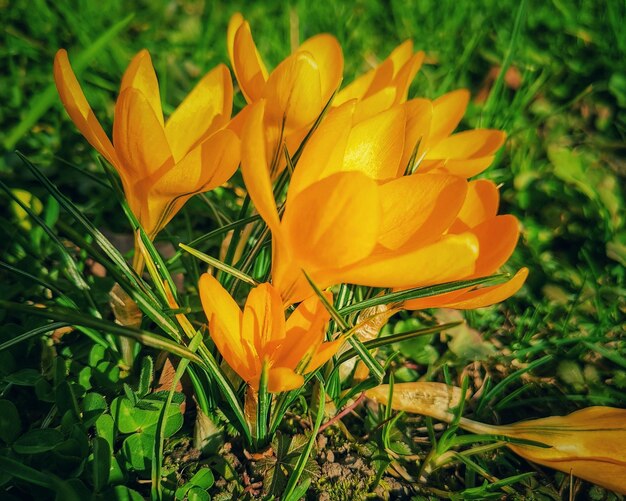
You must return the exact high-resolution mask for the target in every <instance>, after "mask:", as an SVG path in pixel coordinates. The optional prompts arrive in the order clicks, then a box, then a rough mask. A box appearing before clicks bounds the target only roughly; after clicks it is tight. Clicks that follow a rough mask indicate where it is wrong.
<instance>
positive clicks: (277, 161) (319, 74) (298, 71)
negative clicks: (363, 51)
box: [227, 13, 343, 177]
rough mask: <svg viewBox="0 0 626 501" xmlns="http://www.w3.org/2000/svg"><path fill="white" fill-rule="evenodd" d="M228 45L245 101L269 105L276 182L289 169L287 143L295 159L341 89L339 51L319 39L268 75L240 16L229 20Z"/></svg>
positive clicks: (238, 121) (329, 39)
mask: <svg viewBox="0 0 626 501" xmlns="http://www.w3.org/2000/svg"><path fill="white" fill-rule="evenodd" d="M227 42H228V53H229V56H230V61H231V65H232V68H233V72H234V73H235V77H236V79H237V82H238V83H239V88H240V89H241V92H242V94H243V95H244V97H245V98H246V101H247V102H248V103H255V102H257V101H259V100H260V99H265V100H266V101H267V106H266V114H265V117H264V118H265V128H266V141H267V144H268V147H267V153H268V159H267V160H268V165H270V166H272V167H273V171H272V177H274V176H275V175H276V174H278V173H279V172H280V170H282V169H283V168H284V167H285V162H284V161H283V155H282V143H283V141H286V143H287V145H288V147H290V149H291V150H293V151H291V153H292V154H293V152H294V151H295V149H296V148H297V147H298V145H299V144H300V142H301V141H302V139H303V138H304V136H305V135H306V133H307V132H308V130H309V129H310V127H311V125H312V124H313V122H314V121H315V120H316V119H317V117H318V116H319V115H320V113H321V112H322V110H323V109H324V106H325V105H326V103H327V102H328V101H329V100H330V98H331V96H332V95H333V93H334V92H335V91H336V90H337V88H338V87H339V84H340V82H341V78H342V74H343V53H342V51H341V47H340V45H339V43H338V42H337V40H336V39H335V38H334V37H333V36H331V35H328V34H320V35H316V36H314V37H312V38H309V39H308V40H306V41H305V42H304V43H303V44H302V45H300V46H299V47H298V48H297V49H296V50H295V52H294V53H293V54H291V55H290V56H288V57H287V58H285V59H284V60H283V61H282V62H281V63H280V64H279V65H278V66H277V67H276V68H275V69H274V70H273V71H272V72H271V73H268V71H267V69H266V67H265V64H264V63H263V60H262V59H261V56H260V54H259V52H258V50H257V48H256V45H255V43H254V40H253V38H252V33H251V32H250V25H249V24H248V22H247V21H246V20H245V19H244V18H243V16H242V15H241V14H239V13H236V14H234V15H233V16H232V17H231V19H230V22H229V24H228V35H227ZM248 112H249V108H244V110H242V112H241V113H239V115H238V116H237V117H236V118H235V120H234V121H233V125H232V128H233V130H236V131H238V132H240V131H241V129H242V127H243V124H244V123H245V121H246V118H247V116H248Z"/></svg>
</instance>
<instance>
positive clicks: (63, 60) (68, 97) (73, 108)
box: [54, 49, 120, 170]
mask: <svg viewBox="0 0 626 501" xmlns="http://www.w3.org/2000/svg"><path fill="white" fill-rule="evenodd" d="M54 82H55V83H56V86H57V89H58V91H59V96H60V97H61V102H62V103H63V106H64V107H65V109H66V111H67V113H68V115H69V116H70V118H71V119H72V121H73V122H74V124H75V125H76V127H77V128H78V130H79V131H80V132H81V134H82V135H83V136H85V139H87V141H89V144H91V145H92V146H93V147H94V148H95V149H96V150H98V152H99V153H100V154H101V155H102V156H103V157H104V158H106V159H107V161H108V162H109V163H110V164H112V165H113V166H115V167H116V168H117V169H118V170H119V169H120V165H119V161H118V159H117V155H116V153H115V150H114V149H113V145H112V144H111V141H110V140H109V138H108V137H107V135H106V133H105V132H104V130H103V129H102V126H101V125H100V122H98V119H97V118H96V116H95V115H94V113H93V111H92V110H91V107H90V106H89V103H88V102H87V99H86V98H85V94H83V91H82V89H81V88H80V84H79V83H78V80H77V79H76V75H74V72H73V71H72V67H71V66H70V62H69V59H68V57H67V51H65V49H60V50H59V51H58V52H57V53H56V56H55V58H54Z"/></svg>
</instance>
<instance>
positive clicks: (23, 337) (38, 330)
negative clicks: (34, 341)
mask: <svg viewBox="0 0 626 501" xmlns="http://www.w3.org/2000/svg"><path fill="white" fill-rule="evenodd" d="M68 325H70V324H68V323H67V322H52V323H50V324H46V325H42V326H40V327H35V328H34V329H31V330H29V331H27V332H24V333H23V334H20V335H19V336H15V337H14V338H13V339H9V340H8V341H5V342H4V343H2V344H0V351H2V350H6V349H7V348H10V347H11V346H13V345H16V344H18V343H21V342H23V341H28V340H29V339H30V338H32V337H37V336H41V335H42V334H46V333H47V332H51V331H54V330H56V329H60V328H61V327H66V326H68Z"/></svg>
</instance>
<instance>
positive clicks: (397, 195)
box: [378, 174, 467, 249]
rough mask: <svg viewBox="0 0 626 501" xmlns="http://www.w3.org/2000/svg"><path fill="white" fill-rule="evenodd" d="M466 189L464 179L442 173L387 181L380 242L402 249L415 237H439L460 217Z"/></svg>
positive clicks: (383, 188) (381, 188)
mask: <svg viewBox="0 0 626 501" xmlns="http://www.w3.org/2000/svg"><path fill="white" fill-rule="evenodd" d="M466 192H467V182H466V181H465V180H464V179H462V178H459V177H455V176H448V175H438V174H414V175H412V176H403V177H400V178H397V179H394V180H392V181H389V182H387V183H385V184H383V185H382V186H380V200H381V203H382V222H381V234H380V236H379V240H378V241H379V243H380V244H381V245H384V246H385V247H387V248H388V249H398V248H399V247H401V246H402V245H404V244H405V243H406V242H408V241H409V239H411V237H414V236H415V237H416V238H421V239H422V240H426V239H428V238H430V239H431V240H434V239H436V238H437V237H438V236H439V235H441V234H442V233H443V232H444V231H445V230H446V229H447V228H448V227H449V226H450V225H451V224H452V222H453V221H454V219H455V218H456V216H457V214H458V212H459V210H460V209H461V206H462V205H463V201H464V199H465V194H466ZM413 243H414V244H416V243H417V242H416V241H415V240H413Z"/></svg>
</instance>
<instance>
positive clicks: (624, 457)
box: [461, 407, 626, 494]
mask: <svg viewBox="0 0 626 501" xmlns="http://www.w3.org/2000/svg"><path fill="white" fill-rule="evenodd" d="M625 423H626V409H615V408H612V407H589V408H587V409H582V410H579V411H576V412H573V413H572V414H569V415H567V416H551V417H547V418H543V419H533V420H530V421H523V422H519V423H515V424H512V425H508V426H491V425H483V424H481V423H475V422H473V421H467V422H466V423H465V424H464V423H461V426H462V427H464V428H466V429H468V430H470V431H475V432H477V433H485V432H486V433H491V434H497V435H504V436H506V437H510V438H518V439H523V440H530V441H533V442H539V443H541V444H544V445H546V446H548V447H539V446H532V445H518V444H512V443H507V447H509V448H510V449H511V450H512V451H514V452H515V453H517V454H519V455H520V456H522V457H524V458H526V459H528V460H530V461H533V462H535V463H539V464H542V465H545V466H548V467H550V468H554V469H556V470H560V471H562V472H564V473H566V474H571V475H574V476H577V477H580V478H582V479H585V480H588V481H590V482H593V483H596V484H598V485H601V486H602V487H605V488H607V489H611V490H613V491H615V492H619V493H621V494H626V424H625Z"/></svg>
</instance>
